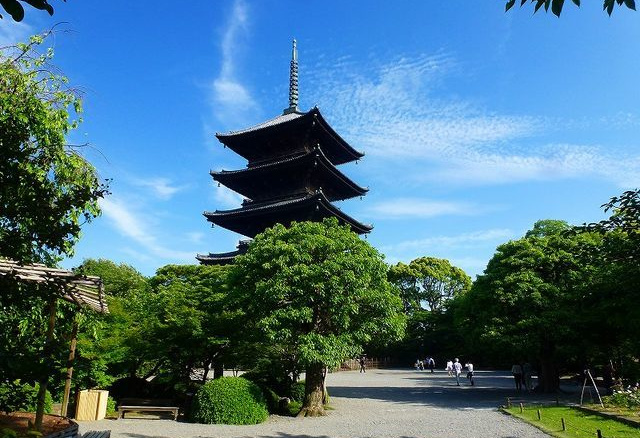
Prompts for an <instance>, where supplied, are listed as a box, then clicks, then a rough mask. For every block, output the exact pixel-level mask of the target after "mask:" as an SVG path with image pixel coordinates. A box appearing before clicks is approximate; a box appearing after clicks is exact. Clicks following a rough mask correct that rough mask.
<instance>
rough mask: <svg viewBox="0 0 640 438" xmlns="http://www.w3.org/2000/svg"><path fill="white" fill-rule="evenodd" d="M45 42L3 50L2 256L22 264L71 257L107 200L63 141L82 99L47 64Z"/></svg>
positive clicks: (90, 170) (0, 79) (0, 57)
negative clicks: (41, 50) (100, 201)
mask: <svg viewBox="0 0 640 438" xmlns="http://www.w3.org/2000/svg"><path fill="white" fill-rule="evenodd" d="M42 42H43V37H42V36H34V37H32V38H31V40H30V43H29V44H20V45H18V46H17V47H9V48H4V49H1V50H0V256H4V257H9V258H13V259H16V260H19V261H23V262H33V261H43V260H50V257H51V256H52V255H57V254H64V255H70V254H71V253H72V252H73V246H74V244H75V242H76V240H77V239H78V237H79V235H80V228H81V226H82V225H83V223H85V222H89V221H91V219H93V218H95V217H96V216H97V215H98V214H99V212H100V211H99V208H98V202H97V201H98V199H99V198H101V197H103V196H104V195H105V194H106V193H107V189H106V187H105V186H104V185H103V184H101V183H100V181H99V179H98V176H97V174H96V170H95V168H94V167H93V166H92V165H91V164H90V163H89V162H88V161H87V160H85V159H84V158H83V157H82V156H81V155H80V154H79V153H78V152H77V150H76V149H75V148H73V147H70V146H68V145H67V143H66V140H65V137H66V135H67V134H68V132H69V130H71V129H72V128H74V127H76V125H77V123H78V120H72V119H71V118H70V113H71V112H72V111H75V112H76V113H79V111H80V108H81V106H80V99H79V98H78V96H77V95H76V93H74V92H73V90H71V89H69V87H68V86H67V79H66V78H64V77H61V76H59V75H56V74H55V73H53V72H52V71H53V70H52V67H50V66H49V65H48V62H49V60H50V59H51V57H52V56H53V51H52V50H51V49H49V50H48V51H47V52H46V53H45V54H43V55H40V54H38V53H37V51H36V50H37V48H38V46H39V45H40V44H41V43H42Z"/></svg>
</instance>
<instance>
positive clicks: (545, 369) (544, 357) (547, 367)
mask: <svg viewBox="0 0 640 438" xmlns="http://www.w3.org/2000/svg"><path fill="white" fill-rule="evenodd" d="M554 353H555V348H554V346H553V345H544V346H543V347H542V352H541V354H540V369H539V370H538V371H539V372H538V388H537V389H538V391H541V392H545V393H553V392H557V391H558V389H559V388H560V374H559V373H558V368H557V367H556V364H555V354H554Z"/></svg>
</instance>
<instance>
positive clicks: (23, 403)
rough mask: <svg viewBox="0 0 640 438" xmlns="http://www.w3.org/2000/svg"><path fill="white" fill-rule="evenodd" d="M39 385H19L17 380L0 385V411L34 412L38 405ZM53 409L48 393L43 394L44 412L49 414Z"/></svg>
mask: <svg viewBox="0 0 640 438" xmlns="http://www.w3.org/2000/svg"><path fill="white" fill-rule="evenodd" d="M39 388H40V385H38V384H37V383H36V384H35V385H30V384H28V383H21V382H20V381H19V380H15V381H13V382H7V383H2V384H0V410H1V411H7V412H12V411H27V412H35V411H36V407H37V403H38V389H39ZM52 407H53V399H52V398H51V393H50V392H49V391H47V392H46V394H45V399H44V411H45V412H46V413H47V414H49V413H51V409H52Z"/></svg>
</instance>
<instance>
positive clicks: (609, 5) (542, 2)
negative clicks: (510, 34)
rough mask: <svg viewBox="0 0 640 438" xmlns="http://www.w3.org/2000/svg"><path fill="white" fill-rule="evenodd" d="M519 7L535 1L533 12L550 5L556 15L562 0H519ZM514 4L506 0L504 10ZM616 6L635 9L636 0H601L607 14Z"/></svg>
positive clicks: (578, 0) (562, 3)
mask: <svg viewBox="0 0 640 438" xmlns="http://www.w3.org/2000/svg"><path fill="white" fill-rule="evenodd" d="M519 1H520V7H522V6H524V5H526V4H527V3H532V4H533V3H535V6H534V9H533V11H534V13H535V12H538V11H539V10H540V8H542V7H544V10H545V11H549V7H551V12H553V14H554V15H555V16H557V17H559V16H560V14H561V13H562V8H563V7H564V0H519ZM571 1H572V2H573V4H574V5H576V6H580V0H571ZM515 4H516V0H507V3H506V5H505V10H506V11H508V10H509V9H511V8H512V7H513V6H514V5H515ZM616 5H618V6H622V5H624V6H626V7H627V8H629V9H633V10H634V11H635V10H636V2H635V0H603V2H602V9H603V10H605V11H607V14H609V15H611V13H612V12H613V8H614V7H615V6H616Z"/></svg>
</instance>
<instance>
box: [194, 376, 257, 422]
mask: <svg viewBox="0 0 640 438" xmlns="http://www.w3.org/2000/svg"><path fill="white" fill-rule="evenodd" d="M268 417H269V412H268V411H267V403H266V401H265V399H264V395H263V394H262V390H261V389H260V388H259V387H258V385H256V384H255V383H253V382H250V381H249V380H247V379H243V378H242V377H221V378H219V379H215V380H212V381H211V382H207V383H206V384H205V385H204V386H202V388H200V389H199V390H198V392H197V393H196V395H195V397H194V399H193V407H192V410H191V419H192V421H194V422H196V423H206V424H257V423H262V422H263V421H264V420H266V419H267V418H268Z"/></svg>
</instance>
